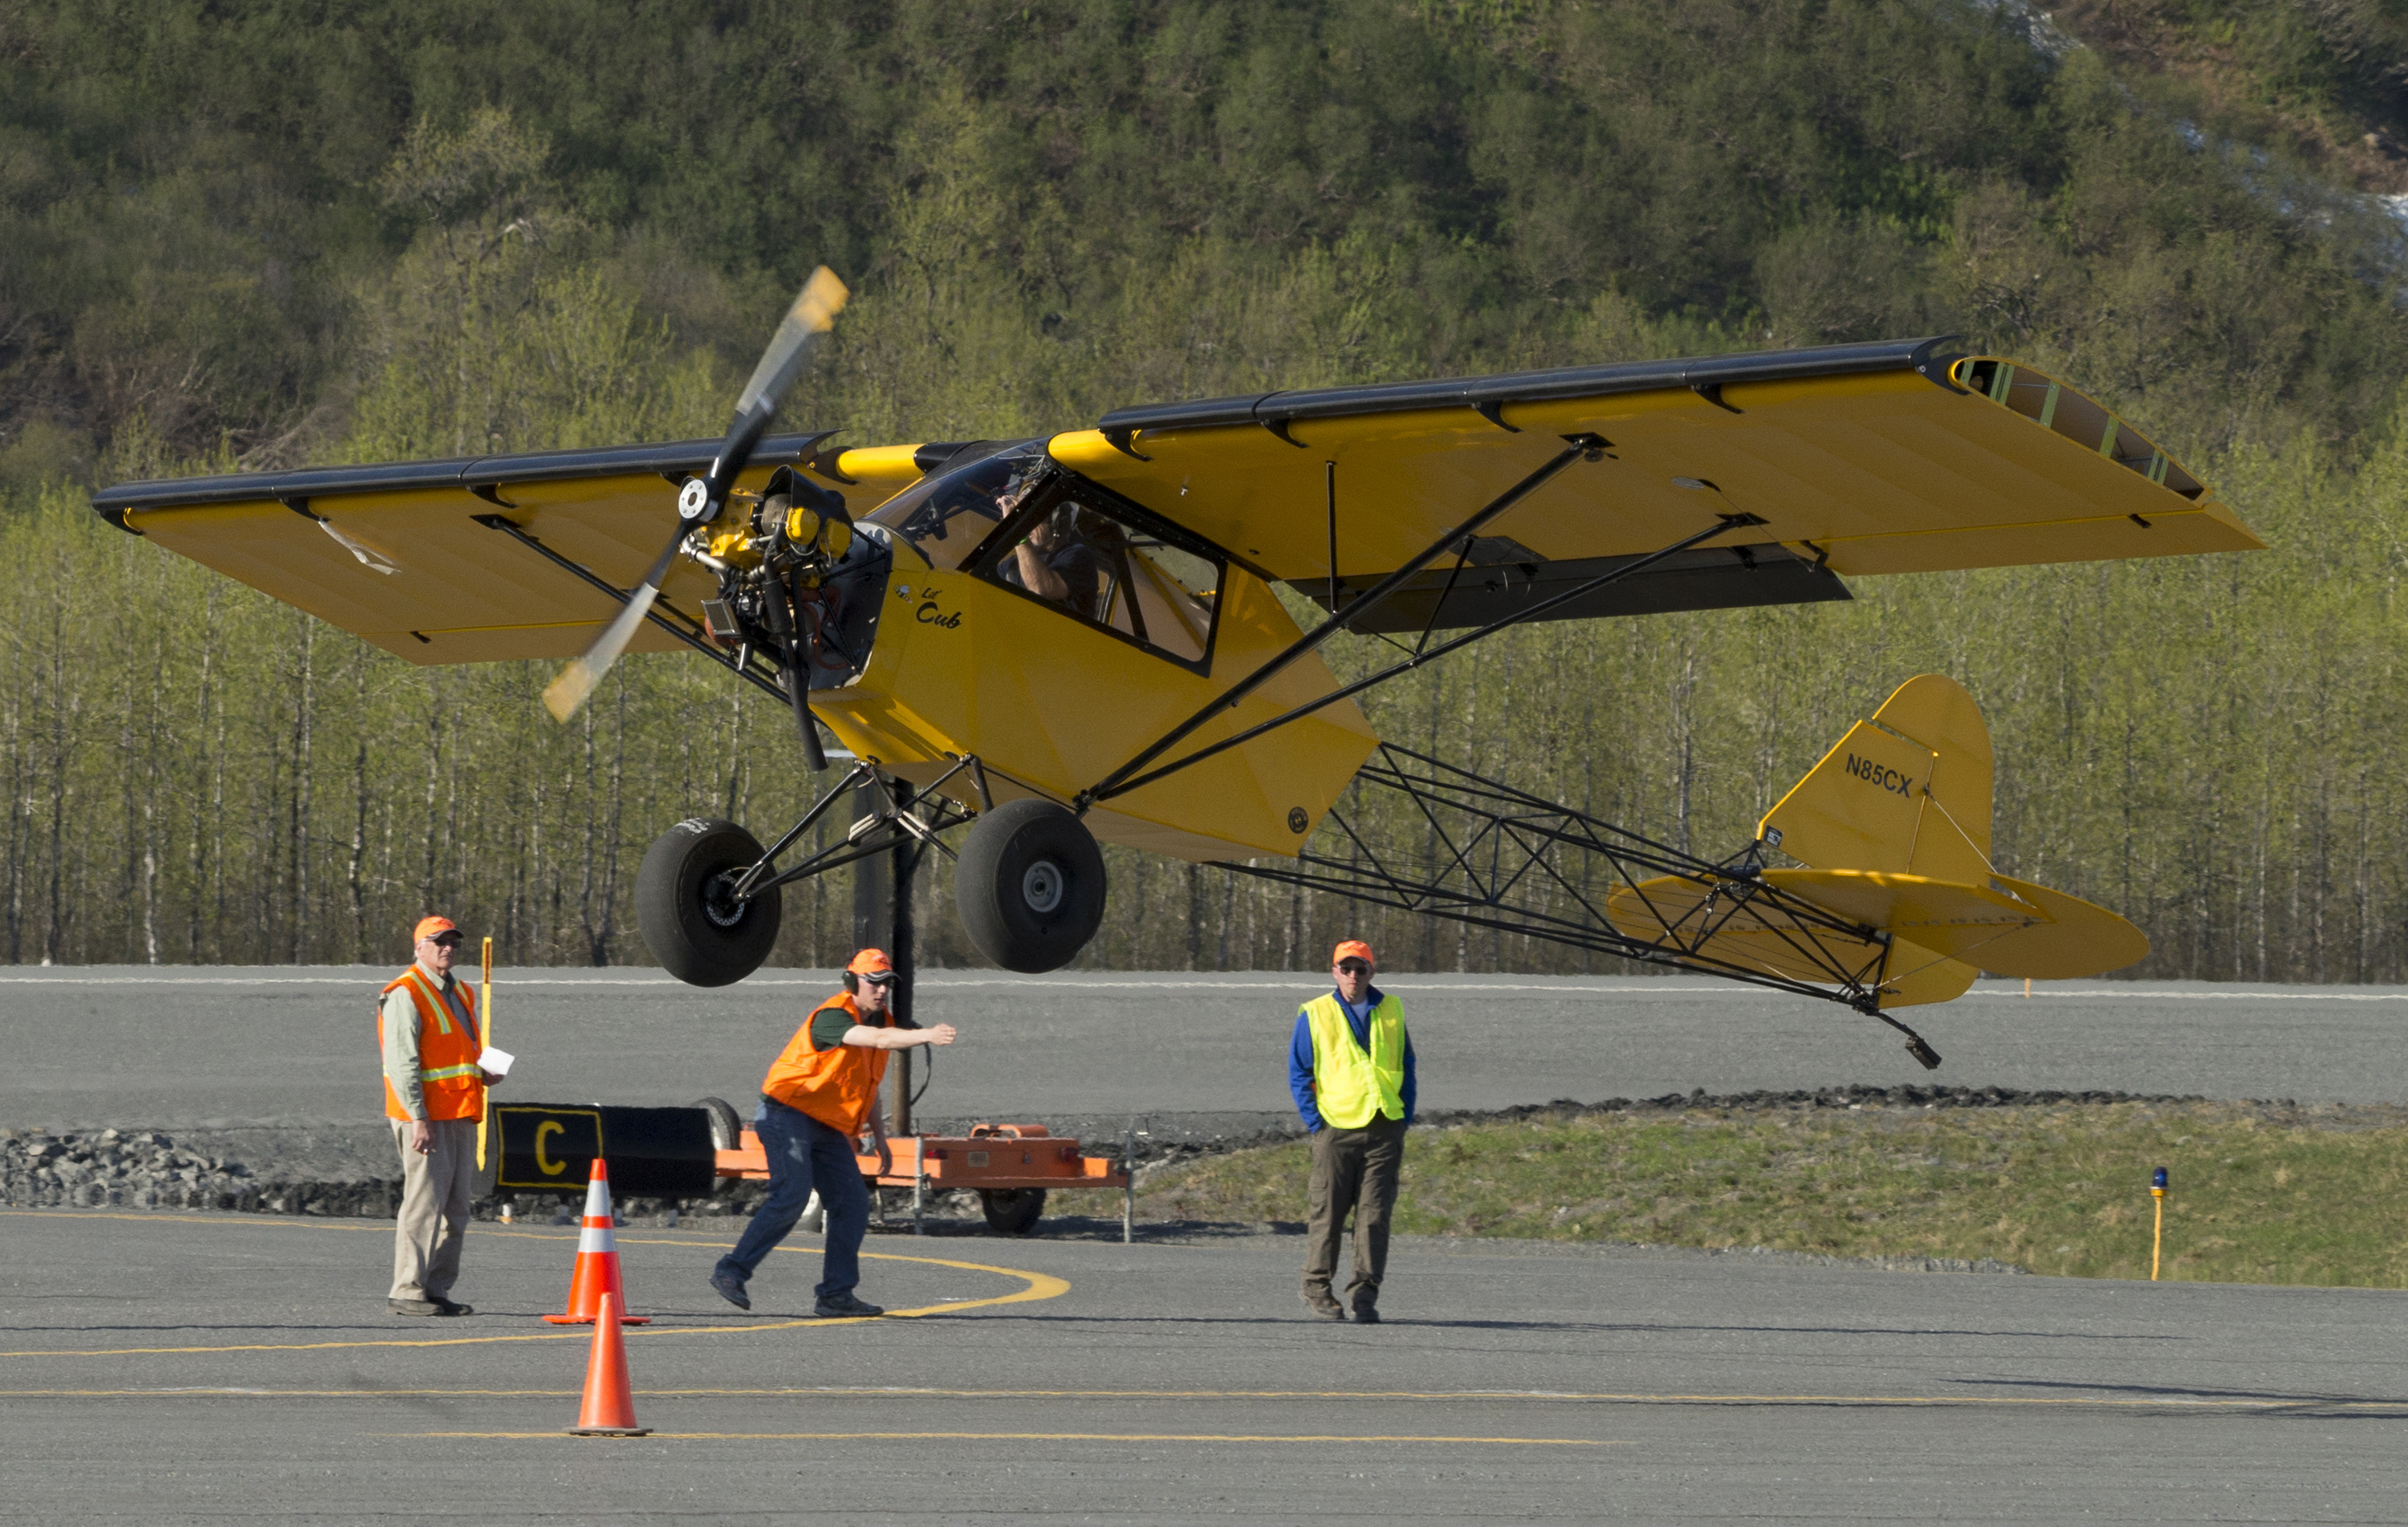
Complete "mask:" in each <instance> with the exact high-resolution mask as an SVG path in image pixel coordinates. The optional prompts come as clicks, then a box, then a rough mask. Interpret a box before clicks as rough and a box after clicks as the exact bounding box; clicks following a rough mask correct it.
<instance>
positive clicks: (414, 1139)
mask: <svg viewBox="0 0 2408 1527" xmlns="http://www.w3.org/2000/svg"><path fill="white" fill-rule="evenodd" d="M409 1149H412V1150H415V1151H417V1152H418V1153H419V1154H420V1155H422V1156H432V1155H434V1154H435V1126H434V1125H433V1124H431V1123H428V1122H427V1121H426V1120H423V1119H413V1120H410V1121H409Z"/></svg>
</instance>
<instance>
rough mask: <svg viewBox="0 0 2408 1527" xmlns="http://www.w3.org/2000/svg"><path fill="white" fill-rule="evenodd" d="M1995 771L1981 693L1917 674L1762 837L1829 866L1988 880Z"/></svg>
mask: <svg viewBox="0 0 2408 1527" xmlns="http://www.w3.org/2000/svg"><path fill="white" fill-rule="evenodd" d="M1994 771H1995V765H1994V764H1993V760H1992V756H1991V752H1990V729H1989V727H1988V725H1987V724H1986V723H1985V721H1983V720H1982V710H1981V707H1980V706H1977V705H1975V704H1974V703H1973V697H1972V696H1971V695H1970V694H1968V693H1966V692H1965V687H1964V686H1963V685H1961V684H1959V683H1957V681H1956V680H1955V679H1953V678H1947V677H1945V676H1944V675H1941V674H1922V675H1918V676H1917V677H1915V678H1910V679H1908V680H1907V681H1906V682H1905V683H1903V684H1900V685H1899V687H1898V688H1897V689H1896V690H1894V691H1892V692H1891V693H1890V696H1889V698H1888V699H1886V700H1885V701H1883V702H1882V705H1881V708H1880V709H1878V710H1876V711H1874V712H1873V717H1872V720H1871V721H1858V722H1857V723H1856V725H1854V726H1852V727H1850V728H1849V729H1848V731H1847V735H1844V736H1842V738H1841V739H1840V740H1839V741H1838V742H1836V743H1834V744H1833V745H1832V746H1831V749H1830V751H1828V752H1827V753H1825V754H1824V755H1823V757H1822V759H1821V760H1820V761H1819V762H1818V763H1816V764H1815V765H1814V766H1813V768H1812V769H1809V770H1808V771H1807V772H1806V777H1805V778H1802V779H1800V780H1799V781H1798V783H1797V784H1795V785H1793V786H1791V787H1790V790H1789V793H1787V794H1786V795H1784V796H1783V797H1782V798H1781V799H1780V801H1779V802H1778V803H1777V804H1775V805H1774V806H1773V808H1772V809H1771V810H1770V811H1768V812H1766V813H1765V815H1764V820H1763V821H1761V822H1759V823H1758V824H1757V826H1756V835H1757V836H1758V837H1761V838H1764V839H1766V840H1767V841H1768V842H1770V843H1772V844H1774V845H1775V846H1777V847H1778V848H1779V849H1781V851H1782V852H1784V853H1785V854H1787V855H1789V856H1790V857H1791V858H1793V859H1796V860H1799V862H1801V863H1807V864H1812V865H1814V866H1815V867H1817V868H1821V869H1858V870H1877V871H1881V872H1884V873H1886V874H1892V875H1920V876H1926V877H1928V878H1932V879H1937V880H1952V881H1957V882H1959V883H1962V884H1971V885H1980V884H1983V883H1985V882H1986V880H1987V879H1988V878H1989V875H1990V873H1991V871H1990V861H1989V853H1990V797H1991V792H1992V788H1993V782H1994V778H1995V772H1994ZM1776 833H1777V834H1778V835H1779V836H1777V837H1775V836H1773V835H1774V834H1776Z"/></svg>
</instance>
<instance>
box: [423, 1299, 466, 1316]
mask: <svg viewBox="0 0 2408 1527" xmlns="http://www.w3.org/2000/svg"><path fill="white" fill-rule="evenodd" d="M428 1303H430V1304H432V1305H433V1306H435V1313H436V1314H437V1315H474V1314H476V1313H477V1306H474V1305H463V1304H457V1303H455V1302H453V1301H452V1300H450V1299H434V1300H430V1301H428Z"/></svg>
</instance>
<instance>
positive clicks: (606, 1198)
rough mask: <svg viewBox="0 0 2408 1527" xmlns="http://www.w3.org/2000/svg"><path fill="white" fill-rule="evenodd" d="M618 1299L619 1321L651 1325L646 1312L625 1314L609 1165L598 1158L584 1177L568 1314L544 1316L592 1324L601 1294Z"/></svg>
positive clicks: (558, 1322) (559, 1322)
mask: <svg viewBox="0 0 2408 1527" xmlns="http://www.w3.org/2000/svg"><path fill="white" fill-rule="evenodd" d="M604 1294H609V1295H612V1296H614V1297H615V1298H617V1300H618V1301H619V1323H620V1324H622V1325H650V1324H652V1317H651V1316H649V1315H630V1314H628V1313H627V1287H626V1285H625V1284H624V1283H622V1282H620V1281H619V1243H618V1242H617V1241H615V1240H612V1239H611V1238H610V1168H609V1165H608V1164H607V1163H604V1162H603V1160H602V1159H601V1158H600V1157H598V1156H597V1157H595V1161H594V1172H593V1175H592V1176H591V1177H587V1178H586V1179H585V1228H584V1230H583V1231H581V1232H580V1233H579V1234H578V1237H577V1272H576V1274H575V1275H574V1276H573V1277H570V1278H569V1280H568V1313H566V1314H565V1315H547V1316H545V1317H544V1319H545V1320H550V1321H551V1322H552V1324H554V1325H591V1324H592V1323H593V1322H594V1320H595V1317H596V1316H597V1315H598V1314H599V1313H600V1311H601V1308H602V1296H603V1295H604Z"/></svg>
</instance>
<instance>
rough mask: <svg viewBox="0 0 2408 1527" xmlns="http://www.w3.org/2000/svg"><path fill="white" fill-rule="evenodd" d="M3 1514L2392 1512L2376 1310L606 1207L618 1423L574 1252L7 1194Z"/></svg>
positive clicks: (1317, 1517) (1297, 1516) (1638, 1258)
mask: <svg viewBox="0 0 2408 1527" xmlns="http://www.w3.org/2000/svg"><path fill="white" fill-rule="evenodd" d="M0 1227H5V1228H0V1438H5V1445H0V1518H7V1519H8V1520H36V1521H44V1522H55V1521H108V1520H139V1521H144V1522H183V1521H217V1520H227V1519H230V1518H239V1519H242V1520H268V1519H306V1520H316V1521H369V1520H374V1521H391V1520H396V1519H399V1520H420V1519H425V1518H434V1517H444V1518H452V1519H474V1520H481V1521H556V1520H576V1521H594V1520H610V1519H618V1518H627V1519H632V1520H666V1519H668V1518H671V1517H676V1518H681V1519H683V1518H709V1519H720V1518H734V1519H737V1520H786V1519H789V1518H802V1517H805V1516H811V1517H821V1516H831V1517H834V1518H837V1519H839V1520H1011V1519H1029V1518H1041V1519H1044V1520H1068V1521H1148V1522H1176V1521H1191V1520H1251V1521H1283V1522H1284V1521H1299V1520H1312V1521H1316V1522H1317V1521H1331V1522H1344V1521H1363V1522H1371V1521H1395V1520H1498V1519H1503V1518H1509V1517H1510V1518H1516V1519H1526V1520H1532V1519H1535V1520H1694V1521H1735V1520H1750V1521H1755V1520H1784V1521H1807V1520H1844V1521H1852V1522H1857V1521H1885V1520H1937V1519H1945V1520H1957V1521H2033V1520H2052V1521H2053V1520H2074V1519H2088V1520H2113V1521H2118V1522H2150V1521H2181V1522H2203V1521H2250V1522H2273V1521H2300V1522H2310V1521H2314V1522H2330V1521H2354V1522H2366V1521H2397V1520H2401V1519H2402V1517H2403V1514H2408V1506H2403V1502H2408V1462H2404V1461H2403V1458H2408V1455H2403V1449H2401V1441H2402V1436H2403V1432H2408V1394H2403V1391H2402V1386H2401V1374H2402V1369H2401V1344H2402V1336H2401V1331H2402V1327H2403V1324H2408V1293H2401V1292H2376V1291H2366V1290H2314V1289H2274V1288H2253V1287H2239V1286H2229V1285H2227V1286H2217V1285H2201V1284H2160V1285H2150V1284H2136V1283H2123V1282H2105V1281H2092V1280H2078V1279H2062V1278H2048V1277H2005V1276H1961V1275H1960V1276H1943V1275H1928V1274H1899V1273H1882V1272H1875V1271H1871V1270H1865V1269H1860V1268H1853V1267H1832V1266H1803V1265H1798V1264H1795V1263H1771V1262H1756V1261H1750V1260H1748V1259H1742V1258H1719V1259H1709V1258H1705V1257H1701V1256H1697V1255H1689V1256H1649V1255H1646V1254H1625V1255H1611V1254H1600V1253H1598V1252H1596V1251H1591V1250H1581V1249H1550V1248H1538V1247H1531V1246H1522V1247H1507V1246H1498V1245H1496V1244H1494V1243H1478V1242H1469V1243H1456V1244H1455V1245H1454V1246H1452V1247H1448V1246H1445V1245H1443V1244H1441V1243H1428V1242H1419V1241H1412V1240H1405V1241H1400V1242H1399V1243H1398V1249H1397V1251H1396V1254H1395V1257H1394V1260H1393V1262H1392V1265H1391V1270H1390V1278H1389V1288H1388V1292H1387V1295H1386V1297H1385V1299H1384V1300H1383V1305H1384V1306H1385V1309H1386V1313H1387V1315H1388V1320H1387V1322H1386V1323H1385V1324H1383V1325H1381V1326H1378V1327H1363V1326H1356V1325H1351V1324H1349V1325H1328V1324H1324V1323H1322V1322H1319V1321H1316V1320H1309V1319H1307V1318H1305V1316H1304V1313H1303V1310H1302V1307H1301V1306H1300V1305H1299V1303H1298V1301H1297V1293H1296V1263H1297V1249H1298V1244H1299V1243H1298V1242H1297V1240H1295V1239H1294V1238H1290V1237H1276V1236H1262V1237H1244V1238H1239V1239H1236V1240H1231V1241H1227V1242H1223V1243H1219V1244H1212V1245H1167V1244H1145V1243H1140V1244H1139V1245H1137V1246H1134V1247H1123V1246H1120V1245H1117V1244H1111V1243H1105V1242H1097V1241H1079V1240H1054V1239H1034V1240H1025V1241H1006V1240H998V1239H991V1238H945V1239H927V1240H915V1239H912V1238H910V1237H908V1236H879V1237H875V1238H873V1239H872V1241H871V1242H870V1247H869V1249H870V1250H871V1251H872V1252H873V1253H875V1258H874V1260H871V1261H869V1262H868V1263H867V1274H866V1279H865V1282H864V1285H863V1291H862V1292H864V1293H865V1294H866V1295H867V1296H868V1297H871V1298H874V1299H878V1300H881V1301H882V1302H885V1303H886V1304H888V1306H890V1307H891V1308H893V1309H894V1310H895V1311H896V1316H899V1317H902V1318H896V1317H890V1318H888V1319H885V1320H876V1321H853V1322H817V1321H812V1320H807V1319H802V1318H801V1317H803V1316H805V1315H807V1314H808V1311H809V1307H810V1306H809V1300H810V1284H811V1282H812V1281H813V1280H814V1278H815V1277H816V1276H817V1270H818V1260H817V1244H816V1242H815V1241H812V1240H811V1239H810V1238H808V1237H797V1238H796V1240H795V1241H794V1242H792V1243H790V1249H788V1250H786V1251H782V1252H781V1253H780V1254H779V1255H777V1256H776V1257H774V1258H773V1259H772V1260H771V1262H770V1263H769V1264H768V1265H767V1266H765V1267H764V1268H763V1270H762V1272H761V1274H760V1275H759V1276H758V1277H756V1279H755V1280H754V1284H753V1290H754V1292H755V1294H756V1296H757V1297H758V1303H757V1304H756V1306H755V1310H754V1313H753V1314H752V1315H751V1316H743V1315H739V1314H738V1313H737V1312H735V1311H734V1310H732V1309H731V1308H730V1307H729V1306H725V1305H724V1304H721V1303H720V1302H719V1301H718V1300H717V1299H716V1298H715V1297H714V1296H713V1295H711V1293H710V1291H709V1290H708V1288H707V1287H706V1286H705V1285H704V1282H703V1278H704V1276H705V1275H706V1273H707V1272H708V1270H709V1267H710V1262H711V1259H712V1258H713V1257H714V1256H715V1254H716V1252H717V1249H718V1248H719V1247H720V1246H721V1245H724V1240H725V1237H724V1235H704V1234H681V1233H679V1232H656V1231H638V1230H628V1231H623V1232H621V1234H620V1246H621V1249H622V1254H623V1256H624V1259H625V1267H626V1277H627V1283H628V1287H629V1289H630V1297H631V1300H632V1301H633V1303H634V1304H635V1306H636V1307H637V1308H638V1310H639V1311H642V1312H647V1313H651V1314H652V1315H654V1316H655V1317H656V1319H657V1323H655V1324H653V1325H652V1326H651V1327H649V1328H647V1329H644V1330H642V1331H640V1332H637V1331H631V1332H630V1333H629V1334H628V1338H627V1351H628V1361H629V1365H630V1369H631V1371H632V1373H633V1376H634V1381H635V1387H636V1391H637V1392H636V1402H635V1403H636V1409H637V1416H638V1420H639V1421H640V1422H641V1423H642V1424H644V1425H647V1426H650V1427H652V1428H654V1429H655V1430H654V1434H653V1435H652V1436H649V1437H645V1438H641V1439H636V1440H615V1439H614V1440H601V1439H581V1438H571V1437H568V1436H566V1435H565V1434H563V1430H564V1429H565V1428H566V1426H567V1425H569V1424H570V1423H571V1421H573V1420H574V1419H575V1416H576V1412H577V1406H578V1392H577V1391H578V1386H579V1384H580V1382H581V1378H582V1374H583V1368H584V1363H585V1357H586V1351H587V1343H588V1341H589V1340H590V1338H589V1336H588V1335H587V1334H585V1333H583V1332H581V1331H570V1332H566V1333H564V1332H563V1331H561V1330H560V1329H558V1328H554V1327H551V1326H547V1325H544V1324H542V1323H541V1322H540V1321H538V1320H537V1319H536V1318H535V1317H536V1316H537V1315H538V1314H539V1313H541V1312H543V1311H547V1310H551V1309H555V1308H557V1307H559V1306H558V1301H559V1300H560V1299H561V1297H562V1296H563V1293H564V1292H565V1289H566V1282H567V1275H568V1271H569V1263H570V1258H571V1254H572V1250H573V1246H574V1233H573V1232H568V1231H553V1230H549V1229H530V1228H519V1229H516V1230H508V1231H506V1230H502V1229H500V1228H498V1227H493V1226H482V1225H480V1226H479V1227H478V1228H477V1229H476V1230H475V1231H474V1233H473V1234H472V1235H471V1238H470V1240H469V1244H468V1248H467V1259H466V1265H467V1269H468V1272H467V1276H466V1278H464V1280H463V1282H462V1284H461V1287H460V1289H459V1290H458V1291H457V1292H458V1293H459V1294H460V1296H461V1297H464V1298H466V1299H470V1300H472V1301H473V1302H475V1303H476V1304H477V1305H478V1306H480V1310H481V1311H483V1313H480V1315H478V1316H476V1317H474V1318H472V1319H469V1320H459V1321H443V1322H431V1321H419V1320H402V1319H397V1318H394V1317H391V1316H388V1315H386V1314H385V1313H384V1312H383V1309H382V1302H381V1298H380V1295H381V1293H382V1287H383V1277H384V1269H385V1267H386V1265H387V1258H388V1255H389V1245H390V1242H389V1237H390V1235H391V1234H392V1230H391V1226H390V1223H389V1222H384V1223H379V1222H373V1221H352V1220H293V1219H283V1218H275V1217H265V1216H236V1215H208V1214H169V1213H148V1214H145V1213H131V1214H104V1213H76V1212H67V1211H11V1212H0Z"/></svg>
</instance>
